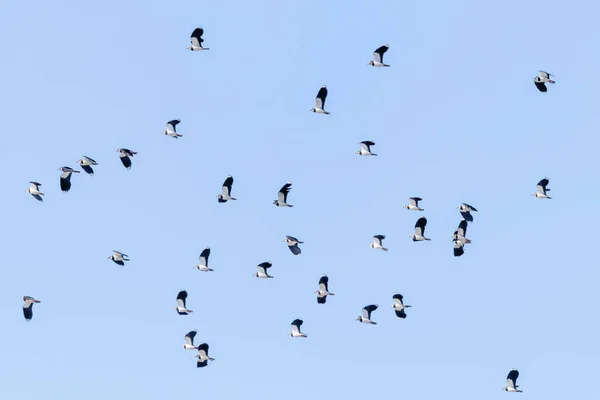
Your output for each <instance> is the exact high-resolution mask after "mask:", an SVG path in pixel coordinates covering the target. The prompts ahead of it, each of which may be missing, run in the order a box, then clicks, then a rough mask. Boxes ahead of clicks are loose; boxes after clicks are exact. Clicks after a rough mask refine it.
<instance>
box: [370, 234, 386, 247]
mask: <svg viewBox="0 0 600 400" xmlns="http://www.w3.org/2000/svg"><path fill="white" fill-rule="evenodd" d="M383 239H385V235H375V236H373V243H371V244H370V245H369V246H370V247H371V248H372V249H380V250H383V251H388V249H387V248H386V247H383Z"/></svg>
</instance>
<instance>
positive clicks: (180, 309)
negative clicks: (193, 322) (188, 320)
mask: <svg viewBox="0 0 600 400" xmlns="http://www.w3.org/2000/svg"><path fill="white" fill-rule="evenodd" d="M187 296H188V294H187V292H186V291H185V290H182V291H181V292H179V293H177V307H175V311H177V314H179V315H188V314H189V313H193V312H194V311H192V310H190V309H188V308H187V307H186V306H185V299H187Z"/></svg>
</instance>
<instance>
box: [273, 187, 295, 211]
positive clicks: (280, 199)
mask: <svg viewBox="0 0 600 400" xmlns="http://www.w3.org/2000/svg"><path fill="white" fill-rule="evenodd" d="M290 190H292V182H288V183H286V184H285V185H283V186H282V187H281V189H279V193H277V200H273V204H275V205H276V206H277V207H294V206H293V205H292V204H288V203H287V197H288V193H289V192H290Z"/></svg>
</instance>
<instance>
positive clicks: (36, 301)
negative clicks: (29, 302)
mask: <svg viewBox="0 0 600 400" xmlns="http://www.w3.org/2000/svg"><path fill="white" fill-rule="evenodd" d="M33 302H34V303H41V302H40V301H39V300H33Z"/></svg>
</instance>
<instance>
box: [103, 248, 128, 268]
mask: <svg viewBox="0 0 600 400" xmlns="http://www.w3.org/2000/svg"><path fill="white" fill-rule="evenodd" d="M108 259H109V260H113V262H114V263H115V264H117V265H120V266H124V265H125V261H130V260H129V256H128V255H127V254H124V253H121V252H120V251H116V250H113V254H112V255H111V256H110V257H108Z"/></svg>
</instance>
